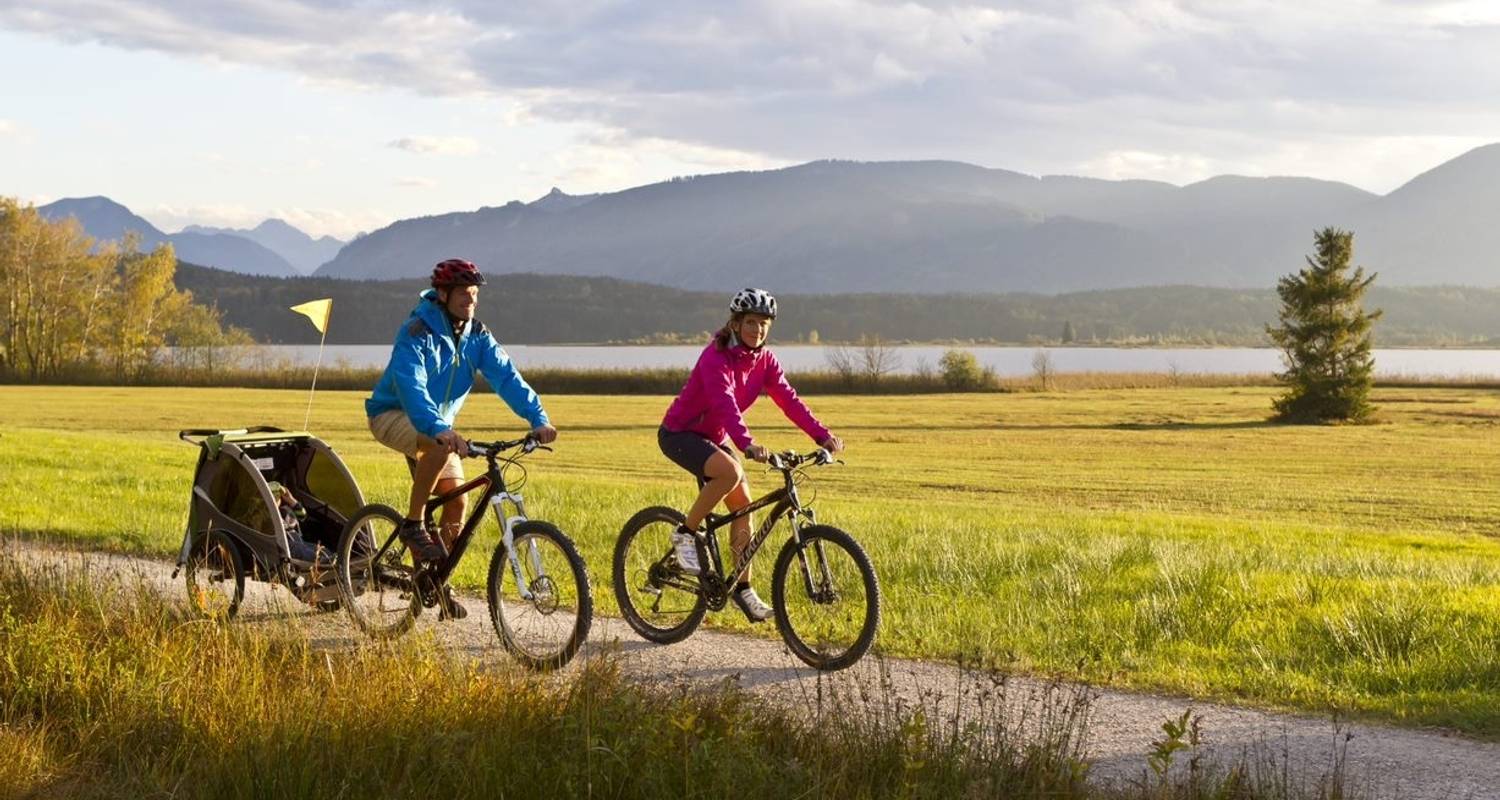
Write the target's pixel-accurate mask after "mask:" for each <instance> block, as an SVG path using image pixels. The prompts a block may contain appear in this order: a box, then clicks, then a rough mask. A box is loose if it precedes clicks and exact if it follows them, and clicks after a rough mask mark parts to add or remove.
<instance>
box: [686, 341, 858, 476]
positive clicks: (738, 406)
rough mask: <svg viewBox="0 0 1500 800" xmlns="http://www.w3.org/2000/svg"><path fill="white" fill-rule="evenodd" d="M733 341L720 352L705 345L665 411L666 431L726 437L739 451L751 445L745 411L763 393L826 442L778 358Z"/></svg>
mask: <svg viewBox="0 0 1500 800" xmlns="http://www.w3.org/2000/svg"><path fill="white" fill-rule="evenodd" d="M731 342H733V343H732V344H731V346H730V347H728V348H727V349H723V350H721V349H719V347H718V345H717V344H715V343H713V342H709V344H708V347H705V348H703V354H702V355H700V356H698V364H697V366H695V367H693V374H692V375H689V376H688V379H687V383H686V384H684V385H683V387H682V392H681V393H679V394H678V395H677V399H676V400H673V401H672V406H671V407H670V408H668V409H667V416H666V417H665V418H664V419H662V421H661V424H662V427H664V428H666V429H667V430H669V431H692V432H693V433H696V434H699V435H702V436H705V437H707V438H708V439H709V440H711V441H715V442H723V441H724V440H725V438H726V437H727V438H728V439H730V440H732V441H733V442H734V446H735V447H738V448H739V449H740V451H741V452H743V451H744V450H745V449H746V448H748V447H749V446H750V445H752V444H755V440H754V439H752V438H750V429H749V428H747V427H745V418H744V415H743V414H744V411H745V410H746V409H748V408H750V406H751V405H753V404H754V403H755V399H756V398H757V397H760V393H761V392H762V391H764V392H765V393H766V394H768V395H770V396H771V400H773V401H775V403H776V405H777V407H779V408H780V409H781V413H783V414H785V415H786V418H787V419H789V420H791V421H792V424H794V425H796V426H797V427H799V428H801V429H802V431H803V433H806V434H807V435H808V436H811V437H812V439H813V441H814V442H818V443H820V444H821V443H822V442H824V441H826V440H827V439H828V429H827V428H825V427H823V425H822V424H821V423H819V422H818V420H817V418H816V417H814V416H813V415H812V412H811V411H809V410H808V409H807V404H806V403H804V402H802V399H801V398H799V397H798V396H797V392H796V390H794V389H793V388H792V385H791V384H789V383H787V382H786V374H785V373H783V372H782V371H781V362H779V361H777V360H776V356H775V355H774V354H772V353H771V351H770V350H767V349H766V348H764V347H762V348H761V349H760V350H751V349H749V348H747V347H745V346H744V345H742V344H739V343H738V342H734V341H733V340H731Z"/></svg>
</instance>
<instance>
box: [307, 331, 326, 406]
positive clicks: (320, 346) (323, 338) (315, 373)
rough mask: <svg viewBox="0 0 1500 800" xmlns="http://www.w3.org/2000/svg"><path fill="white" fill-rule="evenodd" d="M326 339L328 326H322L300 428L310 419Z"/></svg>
mask: <svg viewBox="0 0 1500 800" xmlns="http://www.w3.org/2000/svg"><path fill="white" fill-rule="evenodd" d="M327 340H328V326H327V325H324V326H323V335H322V336H321V337H319V338H318V360H317V363H315V364H313V379H312V387H311V388H310V389H308V390H307V414H306V415H304V416H303V417H302V430H304V431H305V430H307V425H308V423H310V422H311V421H312V401H313V393H314V392H316V391H318V370H319V369H320V368H322V366H323V342H325V341H327Z"/></svg>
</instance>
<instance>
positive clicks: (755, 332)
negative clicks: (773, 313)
mask: <svg viewBox="0 0 1500 800" xmlns="http://www.w3.org/2000/svg"><path fill="white" fill-rule="evenodd" d="M735 334H736V335H738V336H739V337H740V341H741V342H744V343H745V346H746V347H749V348H751V349H754V348H757V347H760V346H761V345H763V344H765V343H766V338H767V337H768V336H770V335H771V318H770V317H767V316H763V315H761V314H746V315H745V316H744V317H742V318H741V319H740V326H739V330H737V331H735Z"/></svg>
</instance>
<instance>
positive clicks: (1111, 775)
mask: <svg viewBox="0 0 1500 800" xmlns="http://www.w3.org/2000/svg"><path fill="white" fill-rule="evenodd" d="M0 552H8V553H9V554H10V555H11V556H14V557H17V558H19V559H20V560H22V561H25V562H30V563H33V564H37V565H57V566H71V567H80V568H86V569H88V570H90V571H91V572H94V573H96V574H97V573H99V572H105V573H110V574H113V575H117V576H120V577H123V578H126V579H140V580H144V581H145V582H147V583H150V584H153V585H156V586H159V587H161V588H162V589H163V590H164V591H166V592H167V594H168V596H174V594H180V593H181V592H182V584H181V582H180V579H179V580H178V581H173V580H172V579H171V578H170V575H171V571H172V565H171V564H170V563H168V562H165V561H160V560H153V559H146V558H139V557H127V556H119V555H109V554H102V553H79V552H74V551H69V550H60V549H55V548H52V547H48V546H43V545H33V544H26V543H18V542H13V543H11V544H9V545H8V546H4V547H3V548H0ZM596 591H597V589H596ZM461 598H462V601H463V603H464V605H466V606H467V607H468V608H469V609H470V611H471V613H470V615H469V617H468V618H467V619H465V620H462V621H459V622H456V623H452V622H444V623H438V622H436V621H434V620H435V617H436V615H435V614H424V615H423V616H422V618H421V620H419V622H418V624H417V630H418V631H425V632H428V633H430V634H431V635H433V636H434V637H436V639H437V640H438V641H440V642H441V643H443V644H444V646H446V647H448V648H450V649H452V650H453V651H455V652H459V653H464V654H467V655H469V656H470V657H473V658H476V659H482V660H485V661H495V662H497V663H508V661H509V659H508V657H507V656H506V654H505V652H504V650H503V649H501V648H500V645H499V642H498V641H497V639H496V638H495V633H494V630H493V629H492V628H491V627H490V624H489V615H488V614H486V613H483V610H484V600H483V599H482V598H480V597H477V596H467V595H462V596H461ZM240 613H241V619H242V623H243V624H266V625H273V624H274V625H284V624H287V623H288V622H291V623H293V624H296V625H299V626H302V627H303V628H304V629H305V630H306V632H307V635H308V636H309V637H311V638H312V639H313V640H314V641H315V642H316V643H317V644H318V645H319V646H328V647H353V646H358V645H360V644H361V643H362V642H363V637H362V636H361V635H360V634H358V633H357V632H356V631H355V630H354V629H353V627H352V625H351V623H350V622H349V620H348V618H347V617H346V616H345V615H344V614H342V613H339V614H321V615H319V614H312V613H310V612H307V611H305V607H304V606H302V605H300V604H298V603H296V602H295V601H294V600H292V598H291V595H290V593H288V592H286V591H285V590H282V589H279V588H273V587H270V586H268V585H266V584H261V583H256V582H254V581H250V582H247V583H246V599H245V604H244V607H243V608H242V609H241V612H240ZM589 639H590V641H589V644H588V645H587V647H586V649H585V651H584V653H583V656H582V657H584V658H587V657H590V656H592V655H596V654H601V653H610V654H613V655H614V656H615V657H617V658H618V659H619V660H620V663H621V665H622V668H623V669H624V670H625V671H626V672H627V674H630V675H632V676H635V677H637V678H639V679H642V680H650V681H666V682H673V683H676V682H689V683H695V684H704V685H710V684H712V683H714V682H719V681H725V680H730V681H734V682H737V683H738V684H739V685H740V686H742V687H744V688H746V689H747V690H749V691H752V692H757V693H762V694H765V695H767V696H768V697H773V698H776V699H779V700H785V699H788V698H791V699H800V698H809V699H810V698H814V697H817V696H818V695H819V693H820V691H821V692H823V693H824V696H826V694H827V693H828V692H829V691H831V690H832V691H847V692H859V691H860V690H861V689H863V690H864V691H866V692H872V691H873V692H877V693H880V694H882V696H885V697H887V698H900V700H901V701H902V702H904V703H907V704H915V703H922V704H925V705H928V706H933V705H937V706H938V707H939V708H942V709H947V710H948V713H946V714H944V715H943V716H940V717H937V718H938V719H943V718H947V719H951V718H952V711H953V709H955V708H958V707H959V705H963V707H964V708H972V707H973V706H974V705H975V703H976V701H975V698H976V697H978V695H979V694H980V693H983V692H985V691H986V690H988V691H990V692H991V693H993V691H994V689H995V684H994V683H993V680H992V678H991V677H990V676H985V675H976V674H973V673H969V672H966V671H964V670H961V669H960V668H958V667H956V666H954V665H950V664H942V663H933V662H924V661H908V660H900V659H877V658H874V657H867V658H866V659H864V661H863V662H861V663H860V664H858V665H856V666H854V667H852V668H850V669H848V670H845V671H843V672H840V673H834V674H832V675H822V676H819V675H818V673H816V672H814V671H812V670H809V669H807V668H806V667H804V666H802V664H801V662H800V661H797V660H796V659H795V658H794V657H793V656H792V655H791V654H790V653H788V652H787V651H786V650H785V648H784V647H783V646H782V644H781V642H780V641H779V640H771V639H761V638H755V637H748V636H741V635H736V634H727V633H717V632H714V631H710V630H700V631H698V632H697V633H695V634H694V635H693V636H692V637H691V638H689V639H688V640H687V641H685V642H682V643H680V644H676V645H672V646H670V647H658V646H655V645H650V644H648V643H646V642H643V641H641V640H640V639H639V638H638V637H636V635H635V634H634V633H633V632H632V631H631V630H630V629H629V628H628V627H626V625H625V624H624V622H622V621H621V620H619V619H617V618H613V617H602V616H596V617H595V619H594V624H593V629H592V631H591V633H590V637H589ZM820 682H821V683H820ZM1004 694H1005V697H1006V698H1007V702H1008V703H1009V704H1010V705H1011V706H1012V707H1013V708H1017V709H1018V710H1019V708H1020V707H1021V706H1025V705H1026V704H1030V705H1031V706H1033V708H1031V709H1030V710H1031V712H1032V716H1035V714H1036V713H1037V709H1036V708H1035V707H1036V706H1040V705H1045V704H1047V703H1049V702H1051V703H1052V704H1053V705H1052V707H1053V708H1056V703H1057V698H1059V697H1063V698H1064V699H1066V698H1067V697H1069V696H1074V695H1082V696H1087V697H1088V698H1090V702H1089V705H1088V708H1089V716H1090V724H1089V728H1088V742H1087V752H1088V754H1089V756H1090V758H1091V759H1092V760H1093V764H1094V767H1093V772H1092V774H1094V775H1095V776H1096V777H1097V778H1098V779H1100V780H1103V781H1112V780H1113V781H1122V780H1132V779H1137V778H1139V777H1140V776H1141V775H1142V773H1143V770H1145V769H1146V761H1145V755H1146V753H1147V752H1148V750H1149V749H1150V746H1151V742H1152V741H1153V740H1155V739H1156V738H1158V737H1159V736H1160V734H1161V724H1162V722H1164V721H1165V720H1168V719H1175V718H1177V717H1179V716H1181V714H1182V713H1183V711H1184V710H1186V709H1188V708H1189V707H1191V708H1192V709H1193V711H1194V712H1195V713H1197V714H1199V715H1201V720H1202V730H1203V732H1204V738H1205V740H1206V742H1207V744H1206V750H1207V752H1208V753H1210V757H1212V756H1214V755H1219V756H1228V757H1238V756H1241V755H1242V754H1243V753H1244V752H1245V749H1246V748H1247V747H1255V746H1258V747H1260V748H1261V749H1260V755H1259V758H1261V759H1265V758H1272V759H1274V760H1275V761H1276V765H1275V766H1274V768H1275V769H1277V770H1280V769H1281V766H1282V763H1283V762H1285V763H1287V764H1289V765H1290V768H1291V769H1290V771H1291V773H1292V774H1293V775H1299V776H1301V778H1300V780H1302V781H1303V782H1313V781H1316V780H1317V778H1318V777H1319V776H1322V775H1325V774H1326V773H1327V772H1328V770H1329V768H1330V764H1331V763H1332V761H1333V754H1334V752H1335V748H1338V747H1345V748H1347V750H1346V754H1347V758H1346V762H1345V766H1346V772H1347V774H1349V775H1351V776H1356V777H1355V778H1354V779H1353V780H1352V781H1351V783H1352V785H1354V786H1355V787H1356V788H1364V789H1367V790H1368V792H1367V793H1366V794H1367V796H1368V795H1370V794H1373V795H1374V796H1379V797H1390V798H1402V800H1406V799H1408V798H1409V799H1410V800H1438V799H1439V798H1497V799H1500V744H1492V743H1486V742H1479V741H1474V740H1471V739H1467V738H1463V737H1461V736H1458V735H1456V734H1452V733H1448V732H1444V731H1430V730H1411V729H1401V728H1392V727H1387V726H1381V725H1368V724H1355V725H1344V726H1343V727H1342V728H1340V729H1337V730H1336V729H1335V727H1334V725H1333V724H1332V723H1331V722H1330V721H1329V720H1328V719H1326V718H1317V717H1311V716H1299V715H1292V714H1278V713H1271V712H1265V711H1256V710H1251V709H1245V708H1236V707H1232V706H1224V705H1215V704H1209V703H1199V702H1194V701H1192V700H1190V699H1188V698H1182V697H1170V696H1154V695H1144V694H1131V693H1126V692H1118V691H1110V690H1097V689H1092V688H1085V687H1078V686H1068V685H1064V686H1058V685H1056V684H1048V683H1047V682H1045V681H1041V680H1036V679H1031V678H1016V677H1012V678H1007V679H1006V680H1005V684H1004ZM1046 698H1051V700H1050V701H1049V700H1048V699H1046Z"/></svg>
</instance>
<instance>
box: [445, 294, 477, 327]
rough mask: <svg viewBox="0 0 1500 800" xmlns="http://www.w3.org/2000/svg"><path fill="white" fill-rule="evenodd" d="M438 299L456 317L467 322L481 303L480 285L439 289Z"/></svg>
mask: <svg viewBox="0 0 1500 800" xmlns="http://www.w3.org/2000/svg"><path fill="white" fill-rule="evenodd" d="M438 299H439V300H441V301H443V306H444V307H445V308H447V309H448V313H449V314H450V315H452V316H453V318H454V319H461V320H463V321H465V322H468V321H469V320H471V319H473V318H474V309H475V307H477V306H478V305H479V287H478V286H452V287H449V288H447V289H439V290H438Z"/></svg>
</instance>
